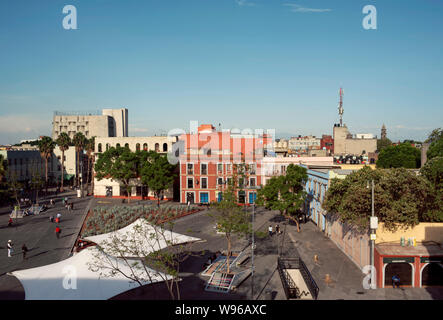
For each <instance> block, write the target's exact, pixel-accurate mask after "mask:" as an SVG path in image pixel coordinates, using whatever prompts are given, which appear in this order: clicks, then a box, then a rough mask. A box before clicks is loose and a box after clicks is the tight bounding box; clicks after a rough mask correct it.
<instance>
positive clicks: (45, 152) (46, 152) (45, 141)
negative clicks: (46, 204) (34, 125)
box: [38, 136, 55, 193]
mask: <svg viewBox="0 0 443 320" xmlns="http://www.w3.org/2000/svg"><path fill="white" fill-rule="evenodd" d="M38 149H39V150H40V155H41V156H42V158H43V159H45V172H46V175H45V183H46V193H48V159H49V158H50V157H51V156H52V152H53V151H54V149H55V142H54V141H53V140H52V139H51V138H50V137H46V136H45V137H43V138H42V139H41V140H40V141H39V142H38Z"/></svg>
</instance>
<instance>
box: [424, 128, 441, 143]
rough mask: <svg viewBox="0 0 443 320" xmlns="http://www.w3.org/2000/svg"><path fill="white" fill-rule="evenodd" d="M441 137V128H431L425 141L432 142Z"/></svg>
mask: <svg viewBox="0 0 443 320" xmlns="http://www.w3.org/2000/svg"><path fill="white" fill-rule="evenodd" d="M442 137H443V129H441V128H437V129H434V130H432V132H431V133H430V134H429V136H428V138H427V139H426V140H425V142H426V143H432V142H434V141H436V140H438V139H440V138H442Z"/></svg>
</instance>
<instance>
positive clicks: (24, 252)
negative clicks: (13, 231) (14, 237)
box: [22, 243, 28, 260]
mask: <svg viewBox="0 0 443 320" xmlns="http://www.w3.org/2000/svg"><path fill="white" fill-rule="evenodd" d="M26 252H28V248H27V247H26V244H24V243H23V245H22V253H23V260H26Z"/></svg>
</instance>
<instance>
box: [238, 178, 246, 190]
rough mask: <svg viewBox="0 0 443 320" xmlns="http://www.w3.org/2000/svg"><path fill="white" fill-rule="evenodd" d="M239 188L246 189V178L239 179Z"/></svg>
mask: <svg viewBox="0 0 443 320" xmlns="http://www.w3.org/2000/svg"><path fill="white" fill-rule="evenodd" d="M238 187H239V188H244V187H245V180H244V178H238Z"/></svg>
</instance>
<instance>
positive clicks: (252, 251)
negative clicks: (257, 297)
mask: <svg viewBox="0 0 443 320" xmlns="http://www.w3.org/2000/svg"><path fill="white" fill-rule="evenodd" d="M254 218H255V200H254V202H253V203H252V247H251V267H252V272H251V300H254V247H255V237H254Z"/></svg>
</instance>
